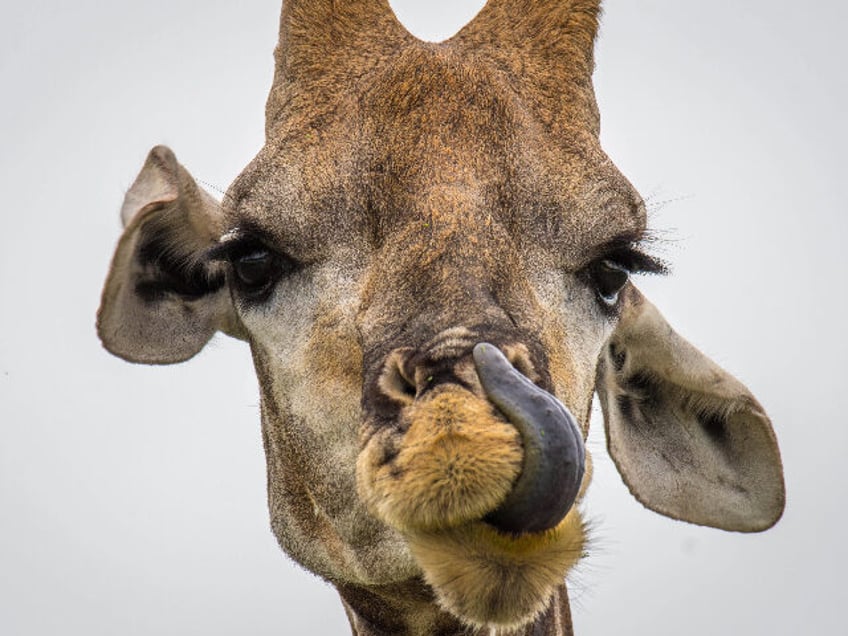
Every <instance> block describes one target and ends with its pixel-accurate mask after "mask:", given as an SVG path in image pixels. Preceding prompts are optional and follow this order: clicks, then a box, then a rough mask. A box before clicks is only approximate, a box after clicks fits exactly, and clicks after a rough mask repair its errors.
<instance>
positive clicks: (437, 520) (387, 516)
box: [357, 330, 585, 535]
mask: <svg viewBox="0 0 848 636" xmlns="http://www.w3.org/2000/svg"><path fill="white" fill-rule="evenodd" d="M502 349H503V351H502V350H501V348H499V347H496V346H494V345H491V344H486V343H479V342H475V339H474V334H472V333H470V332H464V331H460V330H457V331H456V332H454V333H450V334H448V336H447V337H443V338H441V339H440V340H438V341H436V342H435V344H433V345H432V346H428V347H425V348H422V350H414V349H412V348H398V349H395V350H393V351H392V352H391V353H390V354H389V355H388V356H387V357H386V359H385V363H384V365H383V368H382V370H381V372H380V374H379V377H378V380H377V383H376V387H375V388H376V391H377V393H378V394H379V396H380V399H379V400H372V404H371V406H372V413H371V415H372V417H371V419H370V421H366V423H365V425H364V429H365V431H366V436H365V439H364V442H365V443H364V448H363V452H362V453H361V455H360V459H359V463H358V467H357V473H358V479H359V485H360V492H361V494H362V495H363V498H364V499H365V501H366V502H368V503H369V505H371V507H372V510H375V512H377V514H378V516H380V517H381V518H383V520H384V521H386V522H387V523H389V524H390V525H393V526H396V527H399V528H400V529H409V528H439V527H453V526H456V525H459V524H462V523H466V522H469V521H478V520H485V521H486V522H487V523H489V524H490V525H493V526H494V527H495V528H497V529H498V530H501V531H503V532H508V533H510V534H513V535H516V534H522V533H528V532H529V533H536V532H541V531H544V530H547V529H550V528H553V527H554V526H556V525H557V524H558V523H559V522H560V521H561V520H562V519H563V517H565V515H566V514H567V512H568V510H569V509H570V508H571V506H572V504H573V502H574V499H575V498H576V496H577V492H578V490H579V487H580V483H581V481H582V478H583V469H584V461H585V460H584V449H583V441H582V435H581V434H580V431H579V428H578V427H577V425H576V423H575V421H574V417H573V416H572V415H571V414H570V412H569V411H568V409H566V408H565V407H564V406H563V405H562V404H561V403H560V402H559V401H558V400H557V399H556V398H555V397H554V396H553V395H551V394H550V393H549V392H547V391H545V390H544V389H542V388H540V387H539V386H537V385H536V384H535V383H534V382H532V381H531V380H530V378H531V377H532V378H534V379H538V377H539V376H538V374H537V373H536V371H535V368H534V365H533V364H532V361H531V360H530V357H529V355H527V354H526V351H527V350H526V348H525V347H521V346H511V347H510V346H503V347H502ZM380 403H381V404H382V409H381V410H379V411H378V409H380ZM374 406H377V409H374ZM375 411H378V412H375ZM378 422H379V423H378Z"/></svg>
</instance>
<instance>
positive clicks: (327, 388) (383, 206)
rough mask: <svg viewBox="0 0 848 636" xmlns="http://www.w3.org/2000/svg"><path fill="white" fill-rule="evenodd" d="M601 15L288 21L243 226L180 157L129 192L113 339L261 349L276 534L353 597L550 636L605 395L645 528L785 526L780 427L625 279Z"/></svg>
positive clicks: (381, 14) (632, 245)
mask: <svg viewBox="0 0 848 636" xmlns="http://www.w3.org/2000/svg"><path fill="white" fill-rule="evenodd" d="M598 5H599V3H598V1H597V0H594V1H592V0H547V1H545V0H539V1H538V2H530V3H527V2H518V1H511V0H490V1H489V3H488V4H487V6H486V7H485V8H484V9H483V11H482V12H481V13H480V14H479V15H478V16H477V18H475V20H474V21H473V22H472V23H471V24H469V25H468V26H466V27H465V28H464V29H463V30H462V31H460V33H459V34H457V35H456V36H455V37H453V38H452V39H451V40H449V41H447V42H445V43H442V44H428V43H423V42H420V41H418V40H416V39H415V38H413V37H412V36H410V35H409V34H408V33H407V32H406V31H405V30H404V29H403V27H402V26H401V25H400V24H399V23H398V22H397V21H396V19H395V18H394V16H393V14H392V12H391V10H390V8H389V7H388V5H387V3H386V2H385V0H367V1H363V0H360V1H354V0H348V1H341V2H339V1H336V2H330V1H329V0H314V1H312V2H306V0H288V1H287V2H286V3H285V5H284V7H283V13H282V19H281V29H280V44H279V46H278V48H277V51H276V73H275V78H274V83H273V86H272V89H271V93H270V96H269V98H268V103H267V110H266V144H265V146H264V147H263V148H262V150H261V151H260V152H259V154H258V155H257V157H256V158H255V159H254V160H253V161H252V162H251V163H250V164H249V165H248V166H247V168H245V170H244V171H243V172H242V174H241V175H240V176H239V177H238V178H237V179H236V180H235V182H234V183H233V184H232V186H231V187H230V189H229V191H228V193H227V195H226V197H225V198H224V201H223V203H221V204H219V203H218V202H216V201H215V200H214V199H212V198H211V197H210V196H209V195H207V194H206V193H205V192H203V191H202V190H201V189H200V188H199V187H198V186H197V185H196V183H195V182H194V180H193V179H192V177H191V176H190V175H189V173H188V172H187V171H186V170H185V169H184V168H183V167H182V166H181V165H180V164H179V163H178V162H177V160H176V158H175V157H174V155H173V153H172V152H171V151H170V150H169V149H167V148H164V147H157V148H154V149H153V150H152V151H151V152H150V155H149V156H148V159H147V162H146V163H145V165H144V167H143V168H142V170H141V173H140V174H139V176H138V178H137V180H136V181H135V183H134V184H133V185H132V187H131V188H130V190H129V192H128V193H127V195H126V199H125V202H124V206H123V209H122V218H123V220H124V224H125V231H124V234H123V236H122V237H121V240H120V242H119V244H118V247H117V250H116V253H115V257H114V260H113V263H112V268H111V271H110V273H109V276H108V279H107V281H106V286H105V289H104V293H103V301H102V305H101V308H100V312H99V315H98V330H99V333H100V337H101V339H102V340H103V343H104V344H105V346H106V347H107V348H108V349H109V350H110V351H112V352H113V353H115V354H117V355H119V356H122V357H124V358H126V359H128V360H131V361H135V362H144V363H173V362H179V361H182V360H185V359H187V358H189V357H191V356H193V355H194V354H195V353H197V352H198V351H199V350H200V349H201V348H202V347H203V346H204V345H205V344H206V343H207V342H208V340H209V339H210V338H211V336H212V335H213V334H214V333H215V332H216V331H223V332H225V333H227V334H229V335H231V336H234V337H237V338H240V339H243V340H246V341H247V342H248V343H249V345H250V348H251V352H252V355H253V359H254V363H255V367H256V372H257V375H258V378H259V385H260V392H261V411H262V430H263V437H264V442H265V451H266V455H267V463H268V490H269V507H270V512H271V522H272V527H273V530H274V532H275V534H276V536H277V538H278V540H279V542H280V544H281V546H282V547H283V549H284V550H286V552H288V553H289V554H290V555H291V556H292V557H293V558H295V559H296V560H297V561H298V562H300V563H301V564H302V565H304V566H305V567H307V568H308V569H310V570H311V571H313V572H315V573H317V574H319V575H321V576H323V577H325V578H326V579H328V580H330V581H332V582H334V583H336V584H337V585H339V586H340V589H341V588H342V587H344V588H345V589H350V588H351V586H354V587H359V588H363V589H364V588H378V587H380V586H391V585H398V584H403V583H404V582H408V581H419V582H421V581H423V583H424V584H425V586H426V589H427V590H428V593H429V594H431V595H432V598H433V600H434V601H435V602H436V603H438V605H439V607H440V608H441V611H443V612H445V613H447V614H448V615H450V616H451V617H453V618H455V619H456V620H457V621H459V622H461V623H464V624H468V625H473V626H479V627H486V628H496V629H507V630H508V629H512V628H517V627H520V626H522V625H525V624H527V623H529V622H530V621H532V620H533V619H534V617H536V616H537V615H538V614H539V613H540V612H542V611H543V610H544V609H545V608H546V606H547V605H548V603H549V602H550V599H551V598H552V596H553V595H554V592H555V590H556V589H557V588H558V587H559V586H560V585H561V584H562V581H563V579H564V577H565V576H566V574H567V573H568V571H569V570H570V569H571V568H572V567H573V566H574V565H575V563H576V562H577V561H578V560H579V559H580V557H581V554H582V553H583V551H584V544H585V542H586V531H585V529H584V526H583V522H582V520H581V513H580V501H581V499H582V497H583V495H584V493H585V490H586V487H587V486H588V483H589V481H590V478H591V461H590V458H589V457H588V455H587V454H586V452H585V449H584V447H583V440H584V439H585V436H586V434H587V432H588V426H589V414H590V411H591V402H592V396H593V394H594V393H595V392H597V393H598V395H599V397H600V401H601V405H602V407H603V412H604V418H605V424H606V427H607V433H608V445H609V451H610V453H611V455H612V457H613V459H614V461H615V463H616V465H617V467H618V468H619V471H620V472H621V475H622V477H623V478H624V480H625V482H626V483H627V485H628V486H629V488H630V490H631V491H632V492H633V494H634V495H635V496H636V497H637V498H638V499H639V501H641V502H642V503H643V504H644V505H646V506H647V507H649V508H651V509H653V510H656V511H658V512H660V513H662V514H665V515H668V516H671V517H673V518H676V519H682V520H685V521H690V522H693V523H698V524H704V525H711V526H715V527H719V528H724V529H729V530H739V531H758V530H763V529H766V528H768V527H770V526H771V525H773V524H774V523H775V522H776V521H777V519H778V518H779V517H780V515H781V512H782V510H783V502H784V491H783V480H782V472H781V464H780V457H779V453H778V449H777V445H776V442H775V438H774V434H773V432H772V429H771V426H770V423H769V420H768V418H767V417H766V415H765V413H764V412H763V409H762V408H761V407H760V405H759V404H758V403H757V402H756V400H755V399H754V398H753V396H752V395H751V394H750V393H749V392H748V390H747V389H746V388H745V387H744V386H742V385H741V384H740V383H739V382H738V381H737V380H735V379H734V378H732V377H731V376H730V375H728V374H727V373H726V372H724V371H723V370H721V369H720V368H718V367H717V366H716V365H715V364H714V363H712V362H711V361H710V360H708V359H707V358H706V357H705V356H704V355H703V354H701V353H700V352H699V351H697V350H696V349H695V348H694V347H693V346H692V345H690V344H689V343H688V342H686V341H685V340H684V339H682V338H681V337H680V336H678V335H677V334H676V333H675V332H674V331H673V330H672V329H671V328H670V327H669V326H668V324H667V323H666V322H665V320H664V319H663V317H662V316H661V315H660V314H659V312H658V311H657V310H656V308H654V306H653V305H651V303H650V302H648V301H647V300H646V299H645V298H644V297H643V296H642V295H641V294H640V293H639V291H638V290H637V289H636V287H635V286H634V285H633V283H632V282H631V281H630V275H631V274H633V273H638V272H657V271H660V270H662V265H661V264H660V263H658V262H656V261H655V260H654V259H652V258H651V257H650V256H648V255H646V254H645V253H644V251H643V250H642V248H641V241H642V239H643V237H644V236H645V232H646V215H645V207H644V205H643V203H642V200H641V198H640V197H639V195H638V193H637V192H636V191H635V190H634V188H633V187H632V186H631V185H630V183H628V181H627V180H626V179H625V178H624V177H623V176H622V175H621V173H620V172H619V171H618V170H617V169H616V167H615V166H614V165H613V164H612V163H611V161H610V160H609V159H608V158H607V156H606V155H605V154H604V152H603V151H602V150H601V148H600V145H599V141H598V130H599V121H598V113H597V108H596V104H595V99H594V94H593V89H592V83H591V73H592V69H593V43H594V38H595V34H596V30H597V19H598V13H599V6H598ZM353 609H354V610H355V609H356V608H353Z"/></svg>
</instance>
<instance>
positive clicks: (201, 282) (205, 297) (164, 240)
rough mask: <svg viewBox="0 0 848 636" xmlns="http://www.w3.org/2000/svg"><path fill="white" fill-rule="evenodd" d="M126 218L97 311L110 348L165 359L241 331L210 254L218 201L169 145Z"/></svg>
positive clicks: (136, 358) (135, 193)
mask: <svg viewBox="0 0 848 636" xmlns="http://www.w3.org/2000/svg"><path fill="white" fill-rule="evenodd" d="M121 219H122V220H123V223H124V233H123V235H122V236H121V238H120V241H119V242H118V246H117V248H116V249H115V255H114V257H113V259H112V265H111V267H110V269H109V274H108V276H107V278H106V284H105V286H104V288H103V296H102V298H101V302H100V310H99V311H98V313H97V332H98V335H99V336H100V339H101V341H102V342H103V345H104V346H105V347H106V349H108V350H109V351H110V352H112V353H114V354H115V355H117V356H120V357H121V358H124V359H126V360H129V361H131V362H144V363H148V364H166V363H172V362H182V361H183V360H187V359H188V358H190V357H192V356H193V355H195V354H196V353H197V352H198V351H200V350H201V349H202V348H203V346H204V345H205V344H206V343H207V342H208V341H209V339H210V338H211V337H212V335H213V334H214V333H215V331H216V330H218V329H221V330H223V331H227V332H228V333H231V334H233V335H238V332H239V329H238V322H237V319H236V318H235V314H234V311H233V308H232V303H231V300H230V294H229V290H228V289H227V287H226V277H225V273H224V270H223V269H222V266H221V265H220V264H219V263H214V262H209V261H208V260H206V259H205V258H204V256H205V254H206V252H207V251H208V250H209V248H210V247H211V246H212V245H214V244H215V242H216V241H217V239H218V237H219V236H220V235H221V232H222V231H223V221H222V217H221V210H220V206H219V204H218V202H217V201H215V200H214V199H213V198H212V197H211V196H209V195H208V194H207V193H206V192H204V191H203V190H201V189H200V188H199V187H198V186H197V184H196V183H195V182H194V179H192V178H191V175H189V173H188V172H187V171H186V169H185V168H183V167H182V166H181V165H180V164H178V163H177V160H176V157H174V153H173V152H171V150H170V149H169V148H166V147H164V146H157V147H155V148H153V150H151V151H150V154H149V155H148V156H147V161H145V163H144V167H143V168H142V169H141V172H140V173H139V175H138V177H137V178H136V180H135V182H134V183H133V184H132V186H131V187H130V189H129V191H128V192H127V194H126V197H125V198H124V204H123V207H122V208H121Z"/></svg>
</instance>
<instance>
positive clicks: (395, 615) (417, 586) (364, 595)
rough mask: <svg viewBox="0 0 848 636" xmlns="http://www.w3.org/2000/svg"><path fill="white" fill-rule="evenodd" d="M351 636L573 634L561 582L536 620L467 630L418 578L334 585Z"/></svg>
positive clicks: (553, 635)
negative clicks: (508, 627) (504, 628)
mask: <svg viewBox="0 0 848 636" xmlns="http://www.w3.org/2000/svg"><path fill="white" fill-rule="evenodd" d="M336 587H337V588H338V591H339V594H340V595H341V597H342V602H343V603H344V607H345V612H346V613H347V617H348V620H349V621H350V626H351V630H352V634H353V636H573V634H574V632H573V631H572V628H571V609H570V607H569V603H568V592H567V590H566V587H565V585H564V584H563V585H561V586H560V587H559V588H557V590H556V591H555V592H554V596H553V598H552V599H551V603H550V605H549V606H548V609H547V610H546V611H545V613H544V614H542V615H540V616H539V617H538V618H537V619H536V621H535V622H534V623H532V624H530V625H527V626H525V627H524V628H522V629H520V630H519V631H517V632H510V633H509V634H508V635H507V633H506V632H497V631H493V630H489V629H483V630H476V631H474V630H469V628H468V627H464V626H463V625H462V624H461V623H460V622H459V621H457V620H456V619H455V618H453V617H452V616H450V615H449V614H447V613H445V612H444V611H442V610H441V609H439V607H438V605H437V604H436V601H435V599H434V598H433V595H432V592H431V591H430V590H429V588H427V587H426V586H425V585H424V584H423V583H422V582H421V581H417V580H416V581H411V582H407V583H403V584H399V585H392V586H380V587H367V588H366V587H356V586H351V585H346V584H338V585H336Z"/></svg>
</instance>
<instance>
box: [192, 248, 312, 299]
mask: <svg viewBox="0 0 848 636" xmlns="http://www.w3.org/2000/svg"><path fill="white" fill-rule="evenodd" d="M208 257H209V259H210V260H217V261H225V262H228V263H229V264H230V268H231V269H232V285H233V288H234V289H235V291H236V292H237V293H238V295H239V296H240V297H241V299H242V300H244V301H246V302H248V303H261V302H264V301H265V300H267V299H268V297H269V296H270V295H271V292H272V291H273V290H274V287H275V286H276V284H277V282H279V280H280V279H281V278H282V277H283V276H286V275H288V274H291V273H293V272H295V271H297V270H298V269H299V268H300V264H299V263H298V262H297V261H296V260H294V259H293V258H291V257H290V256H288V255H286V254H284V253H282V252H279V251H277V250H273V249H271V248H269V247H267V246H266V244H265V242H263V241H261V240H259V239H257V238H255V237H254V236H251V235H250V234H243V235H234V236H228V237H225V239H224V240H223V242H222V243H221V244H220V245H218V246H216V247H215V248H213V249H212V250H211V251H210V252H209V254H208Z"/></svg>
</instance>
